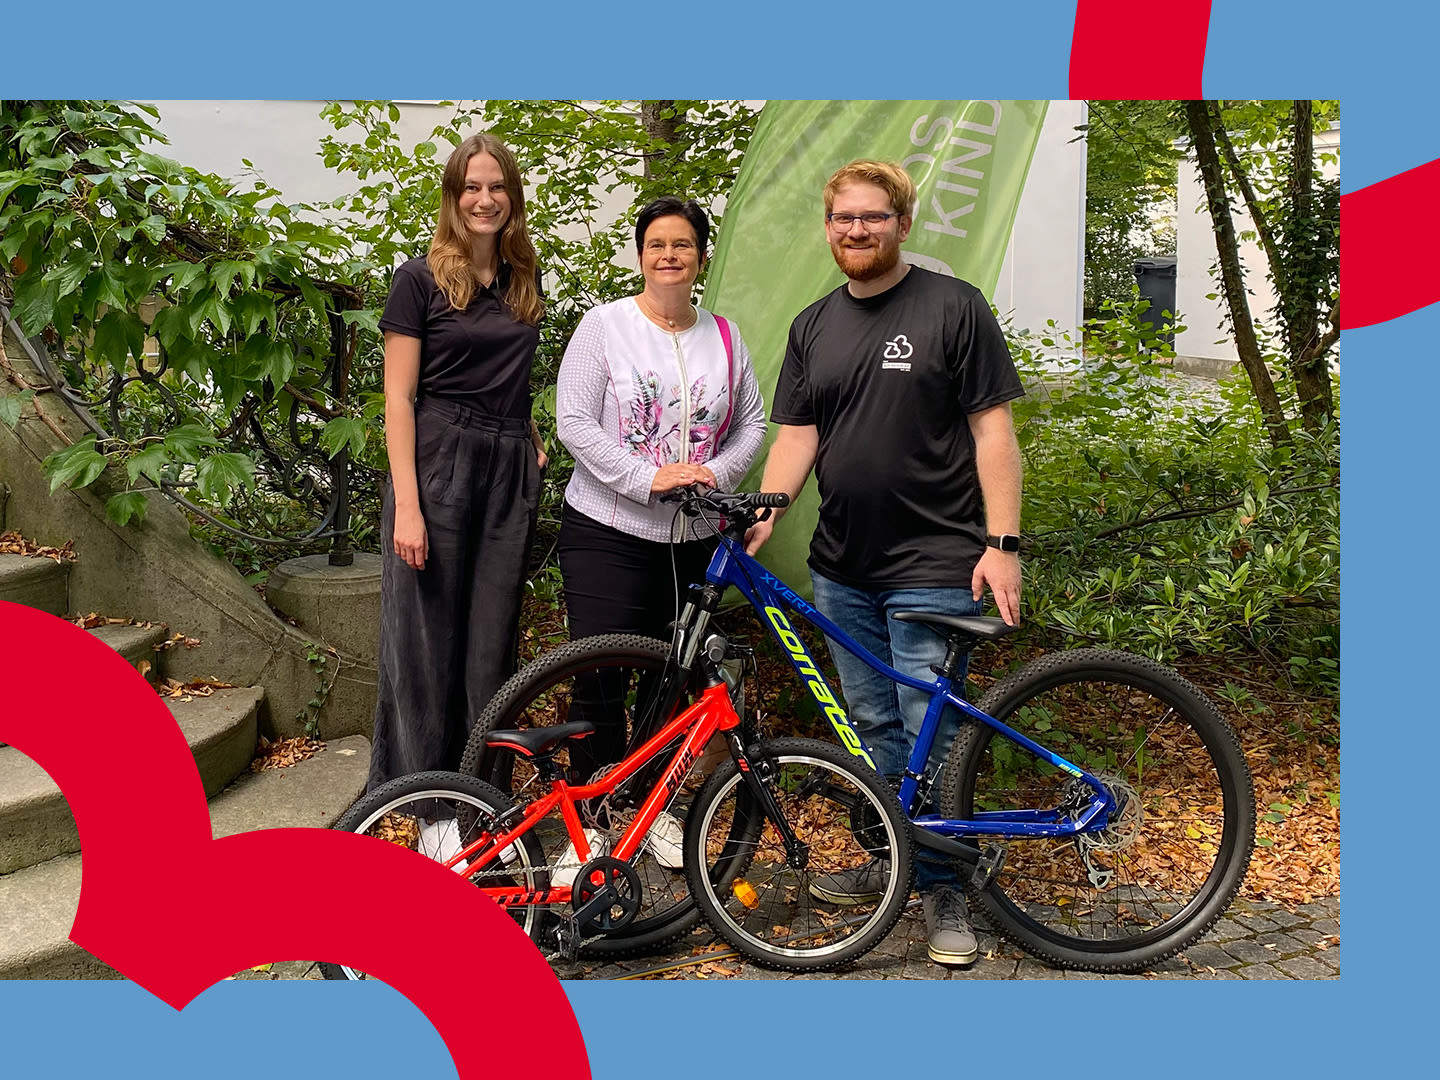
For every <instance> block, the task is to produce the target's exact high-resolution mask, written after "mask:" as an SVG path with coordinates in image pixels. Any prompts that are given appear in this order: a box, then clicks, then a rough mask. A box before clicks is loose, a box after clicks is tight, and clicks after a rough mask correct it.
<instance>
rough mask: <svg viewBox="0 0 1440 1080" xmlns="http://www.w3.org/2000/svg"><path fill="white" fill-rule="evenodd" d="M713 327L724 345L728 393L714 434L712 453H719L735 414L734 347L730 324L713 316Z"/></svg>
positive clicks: (717, 316)
mask: <svg viewBox="0 0 1440 1080" xmlns="http://www.w3.org/2000/svg"><path fill="white" fill-rule="evenodd" d="M715 325H716V326H717V327H719V329H720V340H721V341H723V342H724V343H725V366H726V379H727V380H728V381H727V382H726V384H725V386H726V388H727V389H728V390H729V391H730V393H729V395H728V397H727V402H728V404H727V406H726V409H725V420H724V422H723V423H721V425H720V428H719V430H718V431H717V432H716V433H715V450H714V452H713V453H712V456H713V454H714V453H719V452H720V440H721V439H723V438H724V437H725V432H726V430H727V429H728V428H729V427H730V417H731V416H733V415H734V413H735V346H734V343H732V342H731V340H730V324H729V323H728V322H726V321H725V320H724V319H723V318H721V317H720V316H719V315H716V316H715Z"/></svg>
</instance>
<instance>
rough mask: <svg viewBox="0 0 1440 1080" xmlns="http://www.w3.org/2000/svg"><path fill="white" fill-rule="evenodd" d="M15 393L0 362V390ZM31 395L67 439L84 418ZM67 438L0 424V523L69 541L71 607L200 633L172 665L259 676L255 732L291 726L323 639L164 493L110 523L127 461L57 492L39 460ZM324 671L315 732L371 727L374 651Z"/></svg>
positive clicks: (19, 357)
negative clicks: (205, 540)
mask: <svg viewBox="0 0 1440 1080" xmlns="http://www.w3.org/2000/svg"><path fill="white" fill-rule="evenodd" d="M3 347H4V356H3V357H0V360H3V362H4V363H8V364H9V365H10V367H11V368H12V369H13V370H14V371H16V372H18V373H19V374H20V375H21V376H22V377H24V378H26V379H28V380H29V381H30V382H31V383H35V384H43V382H44V380H43V378H41V376H40V375H39V374H38V373H37V372H35V371H34V369H33V367H32V366H31V364H30V363H29V361H28V359H27V356H26V353H25V351H24V348H23V346H22V344H21V343H20V342H18V341H16V340H15V339H14V338H13V337H12V336H11V335H10V333H9V332H8V330H7V331H6V333H5V337H4V342H3ZM16 392H17V388H16V387H15V385H14V384H13V383H12V382H11V381H10V380H8V379H7V378H5V377H4V373H3V370H0V395H9V394H14V393H16ZM35 401H36V402H38V404H39V406H40V408H41V409H43V410H44V411H45V414H46V415H47V416H48V417H50V418H51V419H52V420H53V421H54V422H55V423H56V425H57V426H58V427H59V428H60V429H61V430H62V431H64V432H65V433H66V434H67V435H68V436H69V437H70V438H71V439H72V440H74V439H78V438H80V437H82V436H83V434H84V433H85V429H84V428H83V426H82V425H81V424H80V422H79V420H78V419H77V418H75V417H74V416H73V415H72V414H71V413H70V411H69V409H68V408H67V407H66V405H65V404H64V402H62V401H60V400H59V399H58V398H57V397H56V396H55V395H53V394H49V393H40V394H39V395H37V397H36V399H35ZM63 445H64V443H63V442H62V441H61V439H60V438H59V437H58V436H57V435H56V434H55V432H54V431H52V430H51V429H50V428H49V426H48V425H46V424H45V423H44V422H42V421H41V420H40V419H39V418H38V417H37V416H36V414H35V412H34V410H33V409H32V408H31V407H28V406H27V407H26V409H25V410H24V413H23V415H22V418H21V420H20V422H19V424H18V425H17V426H16V428H15V430H14V431H11V430H10V429H9V428H8V427H7V426H6V425H5V424H3V423H0V531H3V530H4V529H18V530H20V532H21V533H23V534H24V535H25V536H27V537H30V538H31V539H34V540H36V541H38V542H40V543H43V544H56V545H59V544H63V543H64V542H65V541H66V540H73V541H74V542H75V552H76V555H77V556H78V561H77V562H76V564H75V566H74V568H73V570H72V572H71V575H70V604H69V610H70V611H71V612H72V613H74V612H90V611H98V612H100V613H102V614H105V615H112V616H129V617H132V618H135V619H141V620H153V621H156V622H164V623H167V624H169V626H170V629H171V631H172V632H177V631H178V632H181V633H183V634H185V635H186V636H187V637H193V638H196V639H198V640H199V641H200V643H201V644H200V645H199V647H197V648H194V649H186V648H184V647H179V646H177V647H175V648H172V649H171V650H170V653H169V655H167V657H166V665H167V670H168V672H169V674H170V675H172V676H174V677H176V678H180V679H190V678H208V679H218V680H220V681H222V682H228V683H234V684H235V685H237V686H261V687H263V688H264V690H265V707H264V709H263V710H262V712H261V716H260V723H261V730H262V732H263V733H264V734H267V735H269V736H271V737H274V736H276V735H282V736H283V735H294V734H298V733H299V732H300V730H301V728H302V727H303V721H302V720H301V719H300V718H298V717H297V713H300V712H302V711H303V710H304V709H305V707H306V704H307V703H308V702H309V701H310V700H311V699H312V698H313V697H314V696H316V691H317V689H318V688H319V685H320V678H319V676H317V674H316V672H315V671H314V669H313V667H312V664H311V662H310V659H309V657H310V654H311V652H312V650H313V646H314V645H315V644H319V645H321V646H326V647H328V645H329V643H327V642H324V641H322V640H320V639H319V638H318V637H317V636H316V635H315V634H314V633H313V632H312V631H307V630H306V629H305V628H304V627H301V628H296V627H293V626H290V625H288V624H287V623H285V622H284V621H282V620H281V619H280V618H278V617H277V616H276V615H275V614H274V612H272V611H271V610H270V607H269V606H268V605H267V604H266V602H265V601H264V600H263V599H262V598H261V597H260V596H259V595H258V594H257V593H256V592H255V590H254V589H252V588H251V587H250V586H249V585H247V584H246V583H245V580H244V579H243V578H242V577H241V576H240V574H239V573H238V572H237V571H236V570H235V568H234V567H233V566H231V565H230V564H229V563H228V562H226V561H225V560H223V559H219V558H217V557H215V556H214V555H212V554H211V553H210V552H209V551H208V550H206V549H205V548H204V547H203V546H202V545H201V544H199V543H198V542H196V541H195V540H194V539H193V538H192V537H191V536H190V526H189V522H188V520H187V519H186V517H185V515H184V514H183V513H181V511H180V510H179V509H178V508H177V507H176V506H175V505H174V504H173V503H171V502H170V501H169V500H168V499H166V498H164V497H163V496H160V495H153V494H152V495H151V497H150V505H149V509H148V511H147V513H146V516H145V522H144V524H143V525H140V526H138V527H137V526H135V525H133V524H132V525H127V526H123V527H122V526H118V525H115V524H113V523H112V522H110V521H109V520H108V519H107V518H106V516H105V500H106V498H107V497H108V496H109V495H110V494H113V493H114V492H115V491H118V490H123V488H124V484H125V478H124V474H123V471H121V470H119V469H112V470H109V471H108V472H107V473H106V474H105V475H104V476H102V477H100V479H99V480H97V481H96V482H95V483H94V484H93V485H91V487H90V488H88V489H85V490H83V491H71V490H69V489H68V488H60V489H58V490H57V491H56V492H55V493H54V494H53V495H52V494H51V493H50V490H49V482H48V481H47V480H46V479H45V476H44V470H43V469H42V467H41V462H42V461H43V460H44V458H45V457H46V456H47V455H49V454H51V453H53V452H54V451H56V450H57V449H60V448H61V447H62V446H63ZM376 632H377V633H378V629H377V631H376ZM23 647H24V643H23V642H7V643H6V651H7V653H9V654H10V655H9V657H8V659H14V658H15V654H16V652H17V651H19V650H23ZM324 678H325V682H326V684H331V682H332V680H333V685H331V687H330V691H329V694H328V696H327V697H326V701H325V704H324V706H323V707H322V708H321V710H320V714H319V719H320V731H321V734H322V735H323V736H325V737H338V736H342V735H365V736H366V737H369V735H370V733H371V723H372V717H373V714H374V708H375V681H376V671H375V660H374V652H373V650H371V651H370V652H369V653H368V654H366V655H355V654H354V653H348V654H347V653H340V654H339V655H338V656H332V657H329V658H328V659H327V663H326V665H325V673H324Z"/></svg>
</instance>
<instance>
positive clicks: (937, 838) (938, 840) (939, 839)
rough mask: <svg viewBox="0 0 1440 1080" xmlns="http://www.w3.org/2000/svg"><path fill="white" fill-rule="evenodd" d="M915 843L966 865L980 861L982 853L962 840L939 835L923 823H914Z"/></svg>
mask: <svg viewBox="0 0 1440 1080" xmlns="http://www.w3.org/2000/svg"><path fill="white" fill-rule="evenodd" d="M914 832H915V843H917V844H919V845H920V846H921V847H923V848H928V849H929V850H931V851H936V852H939V853H940V854H941V855H944V856H945V857H946V858H950V859H958V860H959V861H960V862H963V863H964V864H965V865H966V866H975V865H976V864H977V863H979V862H980V860H981V858H983V855H982V854H981V851H980V849H979V848H978V847H977V846H976V845H974V844H971V843H967V842H966V841H964V840H955V839H952V838H951V837H948V836H941V835H940V834H939V833H937V832H931V831H930V830H929V829H927V828H925V827H924V826H923V825H916V826H915V829H914Z"/></svg>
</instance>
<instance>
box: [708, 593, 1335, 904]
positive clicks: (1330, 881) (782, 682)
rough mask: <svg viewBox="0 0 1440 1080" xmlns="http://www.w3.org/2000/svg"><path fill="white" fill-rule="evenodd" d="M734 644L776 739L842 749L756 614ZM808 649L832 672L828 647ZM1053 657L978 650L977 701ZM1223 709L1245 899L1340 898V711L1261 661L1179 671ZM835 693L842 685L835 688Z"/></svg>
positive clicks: (1004, 645)
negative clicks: (1242, 767)
mask: <svg viewBox="0 0 1440 1080" xmlns="http://www.w3.org/2000/svg"><path fill="white" fill-rule="evenodd" d="M724 624H725V630H726V632H727V634H729V636H730V638H731V640H732V641H736V642H738V643H743V644H749V645H755V646H757V649H756V662H757V664H758V667H759V675H760V678H759V682H760V687H761V688H763V691H764V693H763V695H762V694H761V693H760V692H759V690H758V689H757V687H756V684H755V679H754V677H753V676H752V677H751V678H750V679H749V680H748V684H747V687H746V694H747V700H748V702H749V704H750V708H751V709H752V710H753V709H756V708H759V709H761V710H764V711H765V712H767V713H769V715H767V716H765V718H764V721H763V727H764V734H765V735H767V736H770V737H774V736H780V735H798V736H803V737H808V738H818V739H823V740H826V741H833V733H832V732H831V730H830V727H829V724H828V723H826V721H825V720H824V718H823V717H821V716H819V715H818V714H817V712H816V710H815V708H814V702H813V701H811V700H810V698H809V696H808V694H807V693H806V692H805V691H804V689H803V688H801V687H800V686H799V684H798V682H797V680H796V677H795V672H794V669H793V668H791V667H790V665H789V663H788V661H787V660H786V659H785V658H784V657H783V656H781V655H780V654H779V653H778V651H777V650H776V649H775V648H774V645H773V642H771V641H770V640H769V638H768V635H767V633H766V631H765V629H764V627H762V626H761V624H760V623H759V621H758V620H756V619H755V618H754V616H753V613H752V612H750V611H749V609H743V610H740V611H737V612H727V613H725V618H724ZM805 638H806V641H807V642H808V643H809V644H810V646H811V651H812V653H813V655H814V656H815V658H816V659H817V660H818V661H820V662H821V664H822V666H823V667H826V668H827V669H830V665H828V663H827V662H826V659H825V658H826V656H827V653H826V650H825V644H824V641H823V639H820V638H819V637H818V635H814V634H810V633H807V634H806V635H805ZM1045 651H1046V650H1043V649H1039V648H1035V647H1032V646H1025V645H1019V644H1016V643H1015V642H1013V641H1004V642H997V643H994V644H989V645H986V646H985V647H984V648H982V649H980V650H978V651H977V652H976V653H975V655H974V658H973V660H972V662H971V665H970V678H969V682H968V689H967V695H968V697H969V698H970V700H971V701H976V700H978V699H979V697H980V695H981V694H982V693H984V691H985V690H986V689H988V688H989V687H990V686H991V685H992V684H993V683H994V682H995V681H996V680H997V679H998V678H1001V677H1003V676H1004V675H1006V674H1008V673H1009V672H1010V671H1011V670H1013V669H1014V668H1015V667H1017V666H1018V665H1019V664H1020V663H1023V662H1025V661H1028V660H1031V659H1034V658H1035V657H1037V656H1039V655H1041V654H1042V653H1043V652H1045ZM1176 666H1177V668H1178V669H1179V671H1180V674H1181V675H1183V676H1184V677H1185V678H1186V679H1189V680H1190V681H1191V682H1193V683H1194V684H1196V685H1197V686H1198V687H1199V688H1200V689H1201V690H1203V691H1204V692H1205V693H1206V694H1207V695H1208V696H1209V697H1210V699H1211V700H1212V701H1213V702H1214V703H1215V704H1216V706H1217V707H1218V708H1219V709H1220V711H1221V713H1222V714H1223V715H1224V717H1225V719H1226V721H1227V722H1228V723H1229V724H1230V726H1231V728H1232V729H1233V730H1234V731H1235V733H1236V735H1237V736H1238V737H1239V739H1240V744H1241V747H1242V749H1243V750H1244V753H1245V760H1246V762H1247V763H1248V764H1249V766H1250V772H1251V775H1252V778H1253V781H1254V785H1255V812H1256V818H1257V821H1256V836H1257V843H1256V846H1255V852H1254V854H1253V856H1252V857H1251V859H1250V870H1249V873H1248V874H1247V875H1246V878H1245V883H1244V885H1243V886H1242V888H1241V892H1240V895H1241V896H1242V897H1244V898H1245V899H1247V900H1257V901H1269V902H1272V903H1279V904H1286V905H1290V906H1294V905H1297V904H1305V903H1310V902H1312V901H1314V900H1317V899H1320V898H1322V897H1328V896H1338V895H1339V893H1340V807H1339V801H1340V746H1339V742H1338V739H1337V738H1336V735H1337V733H1338V732H1339V723H1340V722H1339V703H1338V702H1337V701H1335V700H1334V699H1331V698H1324V697H1319V696H1316V695H1306V694H1301V693H1298V692H1296V691H1294V690H1292V689H1290V679H1289V673H1288V671H1287V670H1285V669H1284V668H1283V666H1280V665H1266V664H1264V663H1263V662H1261V661H1260V660H1259V659H1258V658H1255V657H1242V658H1235V657H1207V658H1190V659H1186V660H1182V661H1181V662H1180V663H1179V664H1178V665H1176ZM1227 684H1233V685H1234V686H1238V687H1243V688H1244V689H1245V690H1248V692H1249V697H1248V698H1247V699H1244V703H1243V704H1242V705H1237V704H1233V703H1231V702H1230V701H1227V700H1226V697H1225V694H1224V691H1225V690H1226V688H1227ZM830 685H831V686H832V688H833V687H836V686H838V682H837V681H836V680H834V679H833V678H831V679H830Z"/></svg>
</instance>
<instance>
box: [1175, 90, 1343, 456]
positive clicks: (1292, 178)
mask: <svg viewBox="0 0 1440 1080" xmlns="http://www.w3.org/2000/svg"><path fill="white" fill-rule="evenodd" d="M1338 115H1339V110H1338V103H1336V102H1333V101H1320V102H1311V101H1291V102H1270V101H1228V102H1221V101H1187V102H1185V122H1186V128H1187V130H1188V132H1189V135H1190V139H1191V143H1192V145H1193V146H1194V149H1195V155H1196V163H1197V165H1198V168H1199V170H1200V176H1201V179H1202V181H1203V182H1204V185H1205V200H1206V206H1207V207H1208V209H1209V212H1210V217H1211V220H1212V221H1213V223H1214V227H1215V240H1216V247H1217V249H1218V254H1219V271H1220V282H1221V289H1222V292H1223V295H1224V298H1225V306H1226V311H1227V314H1228V316H1229V320H1230V325H1231V329H1232V330H1233V332H1234V335H1235V345H1236V349H1237V351H1238V353H1239V355H1240V362H1241V363H1242V364H1243V365H1244V367H1245V371H1246V373H1247V374H1248V375H1249V377H1250V383H1251V385H1252V387H1253V388H1254V390H1255V396H1256V400H1257V402H1258V403H1259V406H1260V410H1261V413H1262V415H1263V416H1264V419H1265V425H1266V428H1267V430H1268V431H1269V434H1270V439H1271V441H1272V442H1274V443H1276V444H1277V445H1278V444H1280V443H1283V442H1286V441H1288V439H1289V424H1288V420H1287V416H1286V410H1285V407H1284V405H1283V403H1282V401H1281V398H1280V394H1279V392H1278V391H1277V389H1276V387H1275V384H1274V380H1273V379H1272V378H1271V376H1270V373H1269V369H1268V368H1267V365H1266V361H1267V359H1268V357H1267V348H1266V345H1267V343H1266V339H1265V336H1264V335H1262V333H1261V332H1259V331H1258V330H1257V327H1256V320H1255V316H1254V313H1253V312H1252V311H1251V309H1250V299H1249V294H1248V292H1247V290H1246V286H1245V280H1244V273H1243V268H1242V267H1241V265H1240V254H1239V242H1240V239H1241V236H1240V234H1239V233H1238V232H1237V230H1236V227H1235V221H1234V215H1233V212H1232V204H1233V198H1232V196H1231V194H1230V191H1231V185H1233V186H1234V188H1235V189H1236V190H1238V191H1239V193H1240V196H1241V198H1242V200H1243V202H1244V206H1245V209H1246V210H1247V211H1248V213H1249V215H1250V220H1251V222H1252V223H1253V225H1254V230H1255V233H1256V235H1257V236H1258V238H1259V241H1260V245H1261V247H1262V249H1263V250H1264V252H1265V258H1266V263H1267V267H1266V274H1267V276H1268V277H1269V279H1270V282H1271V284H1272V286H1273V287H1274V290H1275V295H1276V297H1277V300H1276V305H1275V310H1274V314H1275V317H1276V318H1277V320H1278V321H1279V323H1280V334H1279V338H1280V348H1279V359H1280V361H1281V364H1282V367H1283V370H1284V371H1285V373H1286V375H1287V376H1288V379H1289V381H1290V384H1291V386H1292V387H1293V390H1294V394H1295V398H1296V400H1297V402H1298V411H1299V416H1300V421H1301V424H1302V426H1303V427H1304V429H1305V430H1306V431H1307V432H1310V433H1312V434H1313V433H1316V432H1318V431H1320V430H1321V429H1322V428H1323V427H1324V426H1325V425H1326V424H1327V423H1329V422H1330V421H1331V420H1333V419H1334V415H1335V397H1334V390H1333V386H1332V382H1331V372H1330V356H1331V353H1332V351H1333V349H1334V347H1335V344H1336V343H1337V341H1338V340H1339V337H1340V323H1339V308H1340V292H1339V270H1340V266H1339V250H1340V248H1339V236H1340V187H1339V182H1338V181H1337V180H1326V179H1324V178H1323V177H1322V176H1320V175H1319V172H1318V169H1317V165H1318V164H1319V162H1318V160H1317V154H1316V150H1315V140H1314V136H1315V133H1316V132H1317V131H1321V130H1324V129H1325V128H1326V127H1328V126H1329V124H1330V122H1331V121H1332V120H1334V119H1335V118H1336V117H1337V116H1338Z"/></svg>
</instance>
